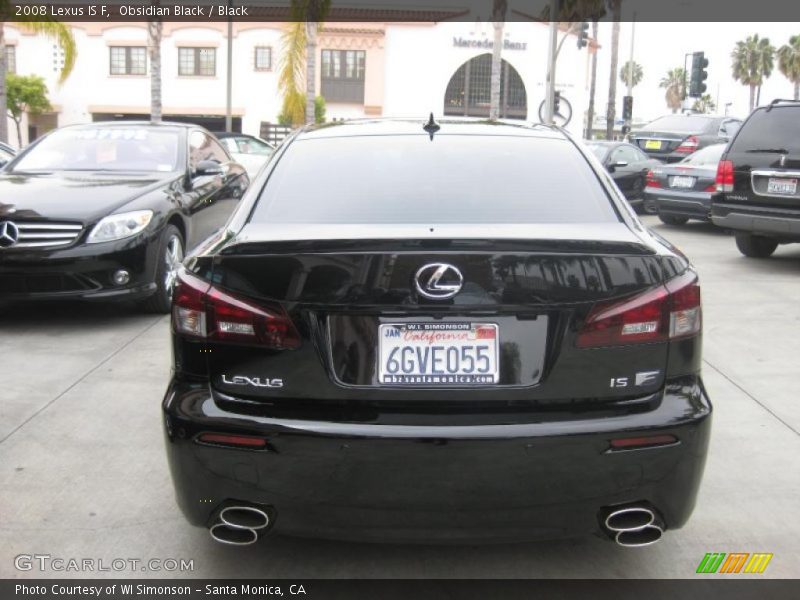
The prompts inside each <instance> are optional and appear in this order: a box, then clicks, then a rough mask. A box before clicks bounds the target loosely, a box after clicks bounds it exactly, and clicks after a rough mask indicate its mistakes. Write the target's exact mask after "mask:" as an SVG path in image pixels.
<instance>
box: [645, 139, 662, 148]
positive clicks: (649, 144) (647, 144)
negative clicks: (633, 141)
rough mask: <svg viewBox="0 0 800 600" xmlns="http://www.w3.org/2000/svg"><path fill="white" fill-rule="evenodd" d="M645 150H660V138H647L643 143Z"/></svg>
mask: <svg viewBox="0 0 800 600" xmlns="http://www.w3.org/2000/svg"><path fill="white" fill-rule="evenodd" d="M644 149H645V150H661V140H647V141H646V142H645V143H644Z"/></svg>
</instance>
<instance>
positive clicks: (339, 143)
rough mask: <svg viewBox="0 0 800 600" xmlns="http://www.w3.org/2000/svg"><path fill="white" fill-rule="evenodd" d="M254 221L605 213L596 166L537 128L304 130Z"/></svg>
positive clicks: (569, 218)
mask: <svg viewBox="0 0 800 600" xmlns="http://www.w3.org/2000/svg"><path fill="white" fill-rule="evenodd" d="M252 219H253V221H254V222H259V223H315V224H329V223H347V224H358V223H381V224H384V223H485V224H491V223H608V222H616V221H618V220H619V219H618V217H617V215H616V213H615V211H614V209H613V207H612V205H611V202H610V200H609V198H608V196H607V195H606V193H605V192H604V189H603V187H602V186H601V184H600V182H599V180H598V177H597V175H596V174H595V172H594V171H593V170H592V168H591V167H590V166H589V163H588V162H587V161H586V159H585V158H584V157H583V155H582V154H581V153H580V152H578V151H577V150H576V149H575V146H574V145H573V144H571V143H569V142H566V141H564V140H559V139H552V138H540V137H534V136H524V137H515V136H488V135H439V136H437V137H436V138H435V139H434V140H430V139H429V138H428V136H427V135H395V136H352V137H335V138H326V139H313V138H312V139H305V140H304V139H301V140H296V141H295V142H293V143H292V144H291V145H290V146H289V147H288V149H287V150H286V152H285V153H284V154H283V155H282V156H281V157H280V159H279V160H278V163H277V164H276V166H275V167H274V169H273V171H272V173H271V175H270V178H269V181H268V183H267V185H266V186H265V188H264V190H263V191H262V195H261V197H260V199H259V202H258V204H257V206H256V209H255V212H254V214H253V216H252Z"/></svg>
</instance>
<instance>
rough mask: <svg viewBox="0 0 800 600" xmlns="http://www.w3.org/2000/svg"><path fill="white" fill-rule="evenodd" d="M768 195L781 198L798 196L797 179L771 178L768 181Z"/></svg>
mask: <svg viewBox="0 0 800 600" xmlns="http://www.w3.org/2000/svg"><path fill="white" fill-rule="evenodd" d="M767 193H768V194H777V195H779V196H796V195H797V179H794V178H789V177H770V178H769V179H768V180H767Z"/></svg>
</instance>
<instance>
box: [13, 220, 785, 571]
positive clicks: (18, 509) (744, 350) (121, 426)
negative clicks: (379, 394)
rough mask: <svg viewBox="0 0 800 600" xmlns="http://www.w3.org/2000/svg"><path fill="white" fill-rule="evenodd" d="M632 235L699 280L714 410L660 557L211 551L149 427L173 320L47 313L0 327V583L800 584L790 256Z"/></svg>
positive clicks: (680, 233) (419, 550) (549, 545)
mask: <svg viewBox="0 0 800 600" xmlns="http://www.w3.org/2000/svg"><path fill="white" fill-rule="evenodd" d="M644 219H645V221H646V222H647V223H648V224H649V225H651V226H652V227H653V228H654V229H655V230H657V231H658V232H659V233H661V234H662V235H663V236H665V237H666V238H667V239H669V240H670V241H672V242H673V243H674V244H675V245H677V246H678V247H680V248H681V249H682V250H683V251H684V252H685V253H686V254H687V255H688V256H689V257H690V258H691V259H692V261H693V262H694V263H695V265H696V267H697V268H698V270H699V272H700V276H701V284H702V294H703V302H704V305H703V310H704V366H703V369H704V370H703V374H704V380H705V383H706V386H707V388H708V391H709V394H710V396H711V400H712V403H713V404H714V410H715V413H714V422H713V431H712V437H711V447H710V454H709V457H708V462H707V464H706V472H705V477H704V480H703V484H702V487H701V491H700V496H699V500H698V504H697V508H696V510H695V513H694V515H693V517H692V519H691V520H690V522H689V523H688V525H687V526H686V527H684V528H683V529H681V530H678V531H670V532H668V533H667V534H666V535H665V536H664V538H663V539H662V541H661V542H659V543H658V544H656V545H654V546H650V547H647V548H640V549H632V548H620V547H617V546H615V545H614V544H612V543H609V542H605V541H603V540H600V539H596V538H587V539H577V540H564V541H556V542H540V543H527V544H506V545H464V546H449V545H448V546H422V545H386V544H378V545H374V544H355V543H338V542H331V541H318V540H302V539H289V538H280V537H270V538H267V539H266V540H263V541H262V542H260V543H259V544H257V545H255V546H249V547H244V548H235V547H227V546H221V545H219V544H217V543H215V542H213V541H212V540H211V539H210V538H209V536H208V533H207V532H206V531H205V530H203V529H199V528H194V527H190V526H189V525H188V524H187V523H186V522H185V521H184V519H183V517H182V515H181V513H180V512H179V510H178V508H177V506H176V505H175V502H174V500H173V492H172V484H171V481H170V476H169V471H168V468H167V464H166V461H165V456H164V450H163V444H164V442H163V439H162V430H161V417H160V403H161V399H162V396H163V393H164V390H165V387H166V384H167V380H168V377H169V364H170V347H169V327H168V323H169V322H168V318H167V317H158V316H152V315H143V314H140V313H137V312H135V311H134V310H131V309H129V308H126V307H117V306H99V305H82V304H75V303H57V304H50V303H48V304H43V305H36V304H31V305H17V306H11V307H4V308H2V309H0V375H1V376H2V377H1V380H2V388H0V389H2V402H0V578H6V577H12V578H13V577H37V578H38V577H181V576H191V577H269V578H279V577H285V578H314V577H325V578H328V577H331V578H337V577H344V578H366V577H375V578H385V577H398V578H429V577H431V578H438V577H458V578H460V577H464V578H473V577H492V578H506V577H579V578H595V577H599V578H603V577H626V578H629V577H641V578H668V577H676V578H687V577H692V576H694V573H695V569H696V568H697V565H698V563H699V562H700V560H701V559H702V558H703V556H704V555H705V553H707V552H769V553H773V554H774V557H773V559H772V561H771V562H770V564H769V566H768V568H767V569H766V571H765V572H764V573H763V574H762V575H756V576H755V577H798V576H800V562H799V561H798V557H800V519H799V518H798V517H797V507H798V498H800V458H798V457H800V377H798V371H799V370H800V369H798V357H800V335H798V331H800V301H799V300H800V244H795V245H789V246H782V247H780V248H779V249H778V251H777V252H776V254H775V256H774V257H773V258H771V259H769V260H764V261H758V260H753V259H746V258H744V257H742V256H741V255H740V254H739V252H738V251H737V250H736V248H735V245H734V242H733V238H732V237H731V236H730V235H728V234H726V233H725V232H722V231H720V230H717V229H715V228H714V227H713V226H711V225H705V224H700V223H694V222H690V223H689V224H688V225H686V226H684V227H668V226H665V225H662V224H661V223H660V222H659V221H658V220H657V219H655V218H654V217H650V216H648V217H645V218H644ZM389 476H390V474H388V473H387V477H389ZM20 555H23V556H25V555H47V556H50V559H44V560H45V561H47V560H52V559H63V560H64V561H65V562H64V563H57V564H59V565H61V568H68V567H69V565H70V563H69V562H68V561H69V560H70V559H76V560H78V561H82V560H83V559H90V560H93V561H94V565H95V568H97V566H99V564H100V563H99V561H100V560H102V561H103V565H104V566H106V567H108V566H109V565H111V564H112V561H114V559H123V560H125V561H128V562H127V565H126V567H125V568H124V569H122V570H118V571H116V570H113V569H112V570H110V571H103V572H97V571H95V572H91V571H89V572H81V571H73V570H69V571H64V570H52V569H49V570H46V571H41V570H40V569H39V567H38V565H39V563H37V562H33V564H32V568H31V569H30V570H20V569H18V568H17V566H15V562H17V563H18V564H19V562H20V561H19V560H17V561H15V557H18V556H20ZM129 559H137V560H140V561H148V560H150V559H158V560H161V561H164V560H165V559H177V560H179V561H180V560H181V559H184V560H191V561H192V566H193V570H191V571H185V572H180V571H158V572H153V571H143V570H141V566H137V567H136V568H135V569H134V568H133V567H131V566H130V565H131V564H133V563H131V562H129ZM21 564H22V567H23V568H24V567H25V566H26V565H27V564H28V562H27V561H26V560H25V559H23V560H22V563H21ZM116 565H121V563H120V562H117V563H116ZM167 565H168V566H173V565H172V563H167ZM51 566H52V565H51ZM730 577H746V576H745V575H731V576H730Z"/></svg>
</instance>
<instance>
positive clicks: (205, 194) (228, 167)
mask: <svg viewBox="0 0 800 600" xmlns="http://www.w3.org/2000/svg"><path fill="white" fill-rule="evenodd" d="M205 161H211V162H213V163H217V164H218V165H219V166H220V167H221V172H219V173H210V174H209V173H205V172H202V171H201V170H199V168H198V167H200V166H201V163H203V162H205ZM188 162H189V165H188V169H189V181H190V184H189V187H190V190H189V196H190V212H191V218H192V231H193V236H192V239H191V240H189V241H188V243H187V247H190V248H191V247H193V246H194V245H196V244H198V243H200V242H202V241H203V240H204V239H206V238H207V237H208V236H210V235H211V234H213V233H214V232H215V231H217V230H218V229H219V228H220V227H222V226H223V225H224V224H225V222H226V221H227V219H228V217H229V216H230V214H231V212H233V209H234V208H235V207H236V204H237V203H238V201H239V199H240V198H241V196H242V194H243V193H244V190H245V189H246V188H247V183H248V180H247V176H246V175H245V174H244V169H243V168H242V167H241V166H240V165H238V164H237V163H235V162H233V161H232V160H231V157H230V156H229V155H228V153H227V152H226V151H225V149H224V148H223V147H222V146H221V145H220V144H219V142H217V140H216V139H214V137H213V136H212V135H211V134H209V133H208V132H206V131H203V130H200V129H194V130H192V131H191V132H190V133H189V155H188Z"/></svg>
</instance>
